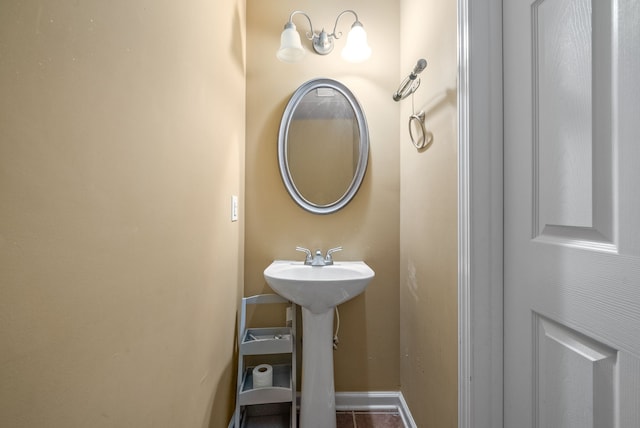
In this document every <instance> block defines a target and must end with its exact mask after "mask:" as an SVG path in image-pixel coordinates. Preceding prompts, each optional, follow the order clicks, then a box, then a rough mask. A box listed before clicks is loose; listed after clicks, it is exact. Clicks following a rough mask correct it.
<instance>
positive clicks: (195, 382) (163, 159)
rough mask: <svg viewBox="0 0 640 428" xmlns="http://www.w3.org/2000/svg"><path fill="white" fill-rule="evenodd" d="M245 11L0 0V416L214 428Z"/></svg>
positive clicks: (229, 358) (8, 422)
mask: <svg viewBox="0 0 640 428" xmlns="http://www.w3.org/2000/svg"><path fill="white" fill-rule="evenodd" d="M243 3H244V2H243V1H235V0H227V1H223V2H220V1H216V2H196V1H188V2H173V3H171V2H169V3H167V2H156V1H151V0H149V1H137V2H130V1H115V2H104V1H82V2H77V1H69V0H65V1H56V2H40V1H11V0H7V1H3V2H2V3H0V425H2V426H11V427H44V426H46V427H65V428H67V427H83V428H84V427H100V426H109V427H114V426H115V427H125V426H127V427H146V426H158V427H201V426H208V425H209V424H211V426H215V427H221V426H226V423H227V421H228V420H229V419H228V418H229V416H230V407H231V406H232V401H233V398H232V397H233V389H232V388H233V387H232V382H233V381H234V379H233V377H234V373H233V363H234V354H233V352H234V349H233V347H234V327H235V315H236V304H237V300H238V298H239V295H240V294H241V291H242V288H241V286H240V284H241V282H242V275H243V266H242V254H243V248H242V243H243V233H242V221H241V222H238V223H231V222H230V218H229V211H230V210H229V204H230V202H229V201H230V197H231V195H232V194H239V195H240V196H241V197H242V196H243V186H244V179H243V172H244V166H243V164H244V111H245V106H244V102H245V96H244V84H245V83H244V82H245V80H244V51H243V43H244V6H242V5H243ZM241 220H242V218H241ZM211 414H212V416H211V417H210V415H211Z"/></svg>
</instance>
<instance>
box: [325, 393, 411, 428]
mask: <svg viewBox="0 0 640 428" xmlns="http://www.w3.org/2000/svg"><path fill="white" fill-rule="evenodd" d="M336 410H368V411H375V410H397V411H398V413H400V417H402V421H403V422H404V426H405V427H407V428H417V425H416V422H415V421H414V420H413V416H411V411H410V410H409V406H407V402H406V401H405V399H404V396H403V395H402V392H400V391H372V392H366V391H365V392H336Z"/></svg>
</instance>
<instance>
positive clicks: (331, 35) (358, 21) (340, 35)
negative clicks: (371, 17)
mask: <svg viewBox="0 0 640 428" xmlns="http://www.w3.org/2000/svg"><path fill="white" fill-rule="evenodd" d="M345 13H353V16H355V17H356V20H355V22H354V23H353V24H352V25H351V26H354V25H360V26H362V23H360V20H359V19H358V14H357V13H355V11H353V10H351V9H347V10H345V11H342V12H340V14H339V15H338V17H337V18H336V23H335V24H334V26H333V32H332V33H331V34H329V37H333V38H335V39H339V38H340V37H342V31H339V32H337V33H336V29H337V28H338V21H339V20H340V18H341V17H342V15H344V14H345Z"/></svg>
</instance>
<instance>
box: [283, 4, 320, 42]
mask: <svg viewBox="0 0 640 428" xmlns="http://www.w3.org/2000/svg"><path fill="white" fill-rule="evenodd" d="M295 15H304V17H305V18H307V21H309V28H311V31H307V32H306V33H305V36H306V37H307V39H308V40H313V39H315V38H316V37H318V36H317V35H316V33H315V31H313V24H312V23H311V18H310V17H309V15H307V14H306V12H304V11H302V10H294V11H293V12H291V15H289V22H287V23H286V24H285V26H284V28H289V27H291V26H292V25H293V26H294V27H295V25H294V24H293V17H294V16H295Z"/></svg>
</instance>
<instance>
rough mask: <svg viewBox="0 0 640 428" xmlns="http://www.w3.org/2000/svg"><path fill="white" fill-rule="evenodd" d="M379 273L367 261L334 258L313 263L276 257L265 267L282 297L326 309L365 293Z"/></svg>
mask: <svg viewBox="0 0 640 428" xmlns="http://www.w3.org/2000/svg"><path fill="white" fill-rule="evenodd" d="M374 276H375V273H374V272H373V269H371V268H370V267H369V266H368V265H367V264H366V263H365V262H334V264H332V265H329V266H309V265H305V264H304V263H303V262H297V261H289V260H276V261H274V262H273V263H271V264H270V265H269V267H267V268H266V269H265V271H264V277H265V279H266V281H267V284H269V286H270V287H271V288H273V290H274V291H275V292H276V293H278V294H279V295H281V296H282V297H284V298H286V299H289V300H291V301H292V302H295V303H297V304H298V305H300V306H302V307H303V308H307V309H309V310H310V311H311V312H313V313H315V314H321V313H324V312H326V311H328V310H330V309H333V308H334V307H335V306H337V305H339V304H341V303H344V302H346V301H347V300H349V299H352V298H354V297H355V296H357V295H358V294H360V293H362V292H363V291H364V289H365V288H366V287H367V285H368V284H369V282H370V281H371V279H372V278H373V277H374Z"/></svg>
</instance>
